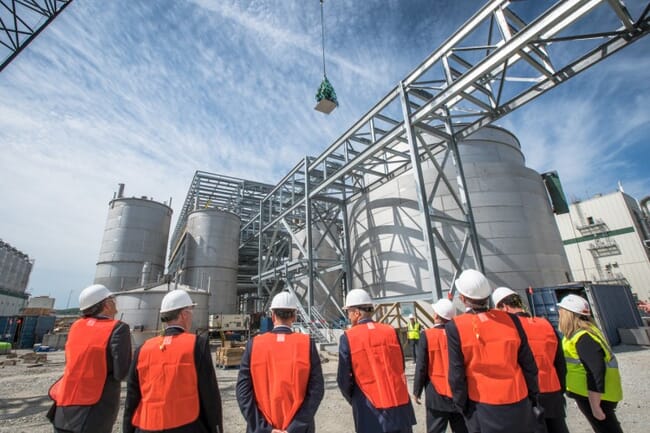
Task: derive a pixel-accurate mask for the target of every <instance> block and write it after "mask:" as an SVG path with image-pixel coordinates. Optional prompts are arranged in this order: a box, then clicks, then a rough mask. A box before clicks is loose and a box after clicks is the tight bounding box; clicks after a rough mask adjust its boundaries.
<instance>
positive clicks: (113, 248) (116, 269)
mask: <svg viewBox="0 0 650 433" xmlns="http://www.w3.org/2000/svg"><path fill="white" fill-rule="evenodd" d="M171 217H172V209H171V208H170V207H169V206H167V205H166V204H163V203H159V202H156V201H153V200H149V199H147V198H116V199H114V200H112V201H111V202H110V204H109V209H108V216H107V218H106V227H105V229H104V238H103V240H102V245H101V249H100V251H99V259H98V260H97V269H96V271H95V284H104V285H105V286H106V287H108V288H109V289H110V290H111V291H114V292H117V291H122V290H128V289H131V288H134V287H138V286H140V285H141V279H142V267H143V266H144V264H145V263H147V262H148V263H150V264H151V268H150V269H151V272H150V275H151V279H152V281H149V282H154V281H156V279H157V277H158V276H159V275H162V274H163V273H164V270H165V257H166V255H167V239H168V237H169V225H170V223H171Z"/></svg>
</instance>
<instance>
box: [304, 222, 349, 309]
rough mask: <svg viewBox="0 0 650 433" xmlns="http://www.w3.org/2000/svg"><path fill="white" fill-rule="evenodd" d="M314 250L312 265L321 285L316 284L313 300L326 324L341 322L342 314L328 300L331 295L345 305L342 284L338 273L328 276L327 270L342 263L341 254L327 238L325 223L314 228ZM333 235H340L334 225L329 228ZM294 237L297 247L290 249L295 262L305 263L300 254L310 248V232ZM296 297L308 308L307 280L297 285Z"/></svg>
mask: <svg viewBox="0 0 650 433" xmlns="http://www.w3.org/2000/svg"><path fill="white" fill-rule="evenodd" d="M311 230H312V235H311V238H312V241H311V243H312V247H313V248H314V251H313V253H312V254H313V263H314V266H315V268H314V271H315V272H316V273H317V274H318V275H319V276H320V279H321V281H322V285H321V283H320V282H318V281H316V280H314V287H313V289H312V291H313V300H314V304H313V307H315V308H316V309H317V310H318V312H319V313H320V314H321V315H322V316H323V318H325V320H327V321H333V320H336V319H338V318H340V316H341V313H340V312H339V311H338V309H337V308H336V307H335V306H334V304H333V303H332V302H331V301H330V300H329V296H328V289H329V292H330V293H331V294H332V295H333V296H334V299H336V300H337V302H338V303H339V304H341V305H342V300H343V299H342V287H341V283H340V281H339V282H338V284H337V279H338V276H339V271H330V272H325V271H324V269H327V268H329V267H331V266H333V265H334V264H336V263H338V262H339V261H340V257H339V254H338V253H337V251H336V246H335V245H334V244H333V243H332V240H331V236H330V235H328V234H327V233H328V228H327V225H326V224H325V223H323V222H318V223H316V224H314V225H313V227H312V229H311ZM329 231H330V232H331V233H338V229H337V227H336V226H335V225H334V224H331V225H330V227H329ZM294 237H295V239H296V241H297V243H298V244H299V245H300V248H299V247H298V245H296V244H295V243H294V245H292V249H291V257H292V260H303V259H305V256H304V254H303V253H302V251H301V248H302V250H306V248H307V231H306V230H304V229H303V230H300V231H298V232H296V233H295V234H294ZM294 284H295V287H294V289H295V291H296V295H298V298H299V299H300V302H301V303H302V305H303V306H305V307H306V306H307V285H308V279H307V277H304V278H303V279H301V280H297V281H295V282H294Z"/></svg>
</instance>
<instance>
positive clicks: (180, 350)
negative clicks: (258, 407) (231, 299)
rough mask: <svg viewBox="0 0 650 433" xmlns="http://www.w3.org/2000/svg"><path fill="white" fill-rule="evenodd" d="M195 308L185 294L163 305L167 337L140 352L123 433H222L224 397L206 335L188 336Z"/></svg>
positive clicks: (172, 294) (130, 383) (130, 379)
mask: <svg viewBox="0 0 650 433" xmlns="http://www.w3.org/2000/svg"><path fill="white" fill-rule="evenodd" d="M193 307H194V303H193V302H192V300H191V298H190V296H189V295H188V294H187V293H186V292H185V291H182V290H173V291H171V292H169V293H168V294H167V295H165V297H164V298H163V300H162V304H161V308H160V318H161V321H162V322H164V323H165V324H166V328H165V332H164V335H161V336H157V337H153V338H150V339H149V340H147V341H145V343H144V344H143V345H142V346H141V347H140V348H138V349H137V350H136V352H135V356H134V360H133V363H132V365H131V369H130V370H129V377H128V381H127V393H126V400H125V406H124V418H123V424H122V431H123V432H124V433H134V432H154V431H168V430H174V429H177V430H175V431H182V432H195V431H196V432H209V433H220V432H221V431H223V427H222V426H223V421H222V414H221V396H220V393H219V387H218V384H217V379H216V375H215V371H214V365H213V364H212V359H211V357H210V348H209V344H208V339H207V337H206V336H205V335H202V336H197V335H195V334H192V333H189V332H187V331H189V330H190V328H191V325H192V316H193V314H192V309H193Z"/></svg>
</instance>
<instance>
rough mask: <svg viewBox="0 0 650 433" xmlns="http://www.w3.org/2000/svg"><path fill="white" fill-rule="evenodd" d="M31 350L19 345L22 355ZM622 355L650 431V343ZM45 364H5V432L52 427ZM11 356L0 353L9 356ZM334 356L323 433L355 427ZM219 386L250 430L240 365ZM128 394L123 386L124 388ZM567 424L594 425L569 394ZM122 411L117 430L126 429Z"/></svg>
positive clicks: (627, 408) (52, 373)
mask: <svg viewBox="0 0 650 433" xmlns="http://www.w3.org/2000/svg"><path fill="white" fill-rule="evenodd" d="M27 352H28V351H18V354H19V355H22V354H24V353H27ZM616 352H617V357H618V360H619V364H620V367H621V374H622V377H623V391H624V394H625V400H624V401H623V402H621V403H620V404H619V407H618V417H619V419H620V420H621V423H622V425H623V430H624V431H625V432H627V433H645V432H648V431H650V413H649V412H648V409H647V402H648V401H650V387H649V386H648V385H649V384H650V370H649V367H650V349H649V348H645V347H639V346H618V347H617V348H616ZM47 355H48V360H47V362H46V363H45V364H44V365H42V366H32V367H30V364H25V363H23V362H22V360H20V359H19V362H18V363H17V364H16V365H14V366H12V365H5V366H0V387H1V389H2V391H1V393H0V433H5V432H6V433H41V432H43V433H45V432H48V433H49V432H51V431H52V428H51V425H50V424H49V422H48V421H47V419H46V418H45V416H44V414H45V412H46V411H47V409H48V408H49V406H50V404H51V402H50V400H49V398H48V397H47V390H48V389H49V387H50V385H51V384H52V383H53V382H54V381H55V380H56V379H57V378H58V377H59V376H60V375H61V373H62V372H63V366H64V364H63V362H64V357H63V352H51V353H48V354H47ZM5 359H6V356H4V355H3V356H0V361H4V360H5ZM336 367H337V362H336V359H335V358H331V360H330V361H329V362H326V363H324V364H323V373H324V375H325V388H326V390H325V398H324V399H323V402H322V403H321V405H320V408H319V410H318V413H317V415H316V424H317V429H318V431H319V432H320V433H334V432H352V431H354V429H353V423H352V410H351V409H350V407H349V405H348V404H347V403H346V402H345V400H344V399H343V397H342V396H341V394H340V393H339V391H338V389H337V387H336ZM413 369H414V364H412V363H411V362H410V361H408V362H407V376H408V378H409V383H412V378H413ZM217 378H218V380H219V388H220V390H221V395H222V399H223V407H224V427H225V430H226V432H228V433H234V432H242V433H243V432H245V430H246V428H245V422H244V419H243V418H242V416H241V413H240V412H239V408H238V407H237V401H236V400H235V381H236V380H237V370H236V369H230V370H222V369H217ZM122 395H124V391H123V393H122ZM567 410H568V417H567V419H568V424H569V429H570V431H571V432H572V433H589V432H591V429H590V428H589V425H588V424H587V422H586V421H585V419H584V417H583V416H582V414H581V413H580V412H579V411H578V409H577V408H576V406H575V404H574V403H573V402H572V401H571V400H569V403H568V409H567ZM415 411H416V416H417V419H418V425H417V426H415V429H414V432H416V433H420V432H424V431H425V426H424V424H425V420H424V406H418V405H415ZM120 423H121V413H120V415H119V417H118V422H116V424H115V428H114V429H113V432H116V433H117V432H119V431H120V430H121V427H120Z"/></svg>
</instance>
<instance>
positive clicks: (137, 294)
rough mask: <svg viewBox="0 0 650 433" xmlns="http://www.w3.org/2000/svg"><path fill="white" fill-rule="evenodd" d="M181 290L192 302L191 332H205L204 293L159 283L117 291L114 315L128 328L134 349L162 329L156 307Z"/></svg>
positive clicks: (158, 307)
mask: <svg viewBox="0 0 650 433" xmlns="http://www.w3.org/2000/svg"><path fill="white" fill-rule="evenodd" d="M175 287H176V288H177V290H185V291H186V292H187V293H189V295H190V297H191V298H192V301H193V302H194V303H196V307H194V314H193V318H192V331H197V330H206V329H208V297H209V296H210V295H209V294H208V293H207V292H204V291H199V290H191V289H190V288H189V287H187V286H183V285H175V284H173V283H171V284H162V285H160V286H156V287H152V288H138V289H133V290H128V291H125V292H119V293H116V295H115V300H116V306H117V315H116V316H115V318H116V319H119V320H121V321H123V322H125V323H127V324H128V325H129V326H130V328H131V334H132V338H133V341H134V344H135V345H136V346H140V345H141V344H142V343H143V342H144V340H146V339H147V338H150V337H152V336H154V335H156V333H158V332H159V331H160V330H161V329H162V326H163V325H162V322H161V321H160V304H161V303H162V299H163V298H164V297H165V295H166V294H167V293H169V291H171V290H174V288H175Z"/></svg>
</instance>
